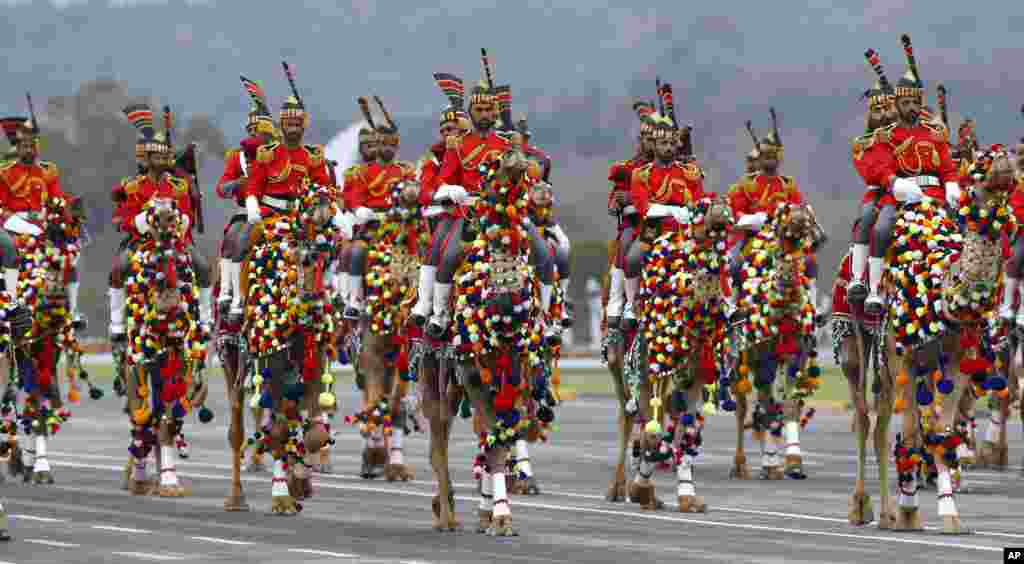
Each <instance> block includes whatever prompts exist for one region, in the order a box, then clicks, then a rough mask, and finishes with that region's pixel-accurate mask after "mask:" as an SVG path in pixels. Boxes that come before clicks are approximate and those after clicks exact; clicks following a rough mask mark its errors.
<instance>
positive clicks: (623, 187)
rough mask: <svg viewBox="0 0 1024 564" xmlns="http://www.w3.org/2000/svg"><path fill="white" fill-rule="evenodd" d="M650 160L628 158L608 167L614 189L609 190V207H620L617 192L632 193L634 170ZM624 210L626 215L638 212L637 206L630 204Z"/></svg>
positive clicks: (609, 178) (611, 208) (609, 177)
mask: <svg viewBox="0 0 1024 564" xmlns="http://www.w3.org/2000/svg"><path fill="white" fill-rule="evenodd" d="M649 162H651V161H646V160H642V159H627V160H624V161H619V162H617V163H615V164H613V165H612V166H611V168H610V169H608V180H609V181H610V182H611V183H612V189H611V191H610V192H608V209H610V210H614V209H616V208H617V207H618V205H617V204H616V203H615V194H616V193H617V192H625V193H627V194H628V193H630V191H631V189H632V186H631V182H632V180H633V171H634V170H636V169H638V168H640V167H642V166H644V165H646V164H647V163H649ZM623 212H624V214H625V215H631V214H634V213H636V206H633V205H632V204H629V205H628V206H626V208H625V209H624V210H623ZM621 227H625V225H622V226H621Z"/></svg>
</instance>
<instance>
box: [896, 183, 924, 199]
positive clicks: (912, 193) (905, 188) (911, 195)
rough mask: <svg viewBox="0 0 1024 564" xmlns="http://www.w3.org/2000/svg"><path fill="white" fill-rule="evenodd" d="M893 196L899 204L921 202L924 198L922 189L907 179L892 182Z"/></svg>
mask: <svg viewBox="0 0 1024 564" xmlns="http://www.w3.org/2000/svg"><path fill="white" fill-rule="evenodd" d="M892 195H893V197H894V198H896V201H897V202H920V201H921V198H924V192H922V191H921V187H920V186H918V185H917V183H916V182H914V181H913V180H910V179H907V178H897V179H896V180H894V181H893V182H892Z"/></svg>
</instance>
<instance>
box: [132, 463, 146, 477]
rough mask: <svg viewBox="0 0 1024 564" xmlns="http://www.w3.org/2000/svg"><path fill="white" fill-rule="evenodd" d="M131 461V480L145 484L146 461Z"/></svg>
mask: <svg viewBox="0 0 1024 564" xmlns="http://www.w3.org/2000/svg"><path fill="white" fill-rule="evenodd" d="M132 460H133V462H134V464H132V479H133V480H135V481H136V482H145V481H146V459H145V458H135V459H132Z"/></svg>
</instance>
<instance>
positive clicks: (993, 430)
mask: <svg viewBox="0 0 1024 564" xmlns="http://www.w3.org/2000/svg"><path fill="white" fill-rule="evenodd" d="M1002 425H1003V420H1002V419H1000V417H999V414H998V413H992V416H991V417H989V419H988V428H987V429H985V440H986V441H988V442H990V443H998V442H999V439H1001V438H1002V435H1003V427H1002Z"/></svg>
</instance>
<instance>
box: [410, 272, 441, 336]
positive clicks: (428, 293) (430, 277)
mask: <svg viewBox="0 0 1024 564" xmlns="http://www.w3.org/2000/svg"><path fill="white" fill-rule="evenodd" d="M436 277H437V267H436V266H431V265H429V264H424V265H423V266H421V267H420V285H419V289H418V290H417V292H416V305H415V306H413V308H412V321H413V323H415V324H416V325H417V326H418V327H422V326H423V325H424V324H425V323H426V322H427V318H428V317H429V316H430V306H431V305H433V301H434V281H435V278H436Z"/></svg>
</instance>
